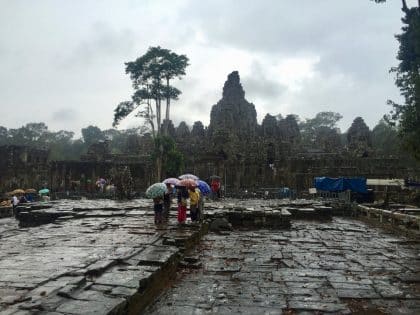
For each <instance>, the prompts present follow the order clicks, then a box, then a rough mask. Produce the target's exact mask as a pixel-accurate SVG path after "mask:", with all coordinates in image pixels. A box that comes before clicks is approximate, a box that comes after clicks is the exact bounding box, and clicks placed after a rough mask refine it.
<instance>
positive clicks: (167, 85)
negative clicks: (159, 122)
mask: <svg viewBox="0 0 420 315" xmlns="http://www.w3.org/2000/svg"><path fill="white" fill-rule="evenodd" d="M170 106H171V95H170V93H169V78H166V115H165V125H164V129H163V133H164V135H166V136H167V135H168V125H169V111H170Z"/></svg>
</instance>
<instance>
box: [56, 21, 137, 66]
mask: <svg viewBox="0 0 420 315" xmlns="http://www.w3.org/2000/svg"><path fill="white" fill-rule="evenodd" d="M85 36H86V37H85V39H83V40H82V41H80V42H79V43H78V44H77V45H76V46H75V47H74V49H73V50H71V51H70V52H69V54H68V55H65V56H64V58H63V59H62V60H61V62H62V64H63V65H67V66H70V67H71V66H74V65H75V64H80V65H86V64H90V63H93V62H95V61H100V60H103V59H104V58H112V57H116V56H124V55H126V54H127V53H128V52H131V51H132V50H133V49H134V47H135V45H134V43H135V33H134V32H133V31H132V30H130V29H128V28H123V29H114V28H113V27H111V26H110V25H109V24H107V23H105V22H96V23H94V24H93V25H92V26H91V29H90V30H88V32H87V34H86V35H85ZM121 63H123V60H122V61H121Z"/></svg>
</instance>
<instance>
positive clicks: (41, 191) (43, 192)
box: [38, 188, 50, 195]
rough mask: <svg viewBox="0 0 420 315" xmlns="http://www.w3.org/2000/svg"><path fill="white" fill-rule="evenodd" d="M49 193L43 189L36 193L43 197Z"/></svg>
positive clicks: (46, 189)
mask: <svg viewBox="0 0 420 315" xmlns="http://www.w3.org/2000/svg"><path fill="white" fill-rule="evenodd" d="M49 192H50V190H49V189H48V188H43V189H41V190H40V191H38V193H39V194H40V195H45V194H48V193H49Z"/></svg>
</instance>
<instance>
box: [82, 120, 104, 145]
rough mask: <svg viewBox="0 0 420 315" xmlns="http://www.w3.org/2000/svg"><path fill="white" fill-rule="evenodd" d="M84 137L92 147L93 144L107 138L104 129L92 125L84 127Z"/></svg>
mask: <svg viewBox="0 0 420 315" xmlns="http://www.w3.org/2000/svg"><path fill="white" fill-rule="evenodd" d="M82 137H83V141H84V142H85V143H86V146H87V147H90V146H91V145H92V144H94V143H97V142H99V141H104V140H105V136H104V134H103V132H102V130H101V129H100V128H98V127H96V126H92V125H91V126H88V127H86V128H83V129H82Z"/></svg>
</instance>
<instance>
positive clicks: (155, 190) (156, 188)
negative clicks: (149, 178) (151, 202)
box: [146, 183, 167, 199]
mask: <svg viewBox="0 0 420 315" xmlns="http://www.w3.org/2000/svg"><path fill="white" fill-rule="evenodd" d="M166 190H167V188H166V185H165V184H164V183H156V184H153V185H152V186H150V187H149V188H147V190H146V197H147V198H152V199H153V198H157V197H163V195H164V194H165V193H166Z"/></svg>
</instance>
